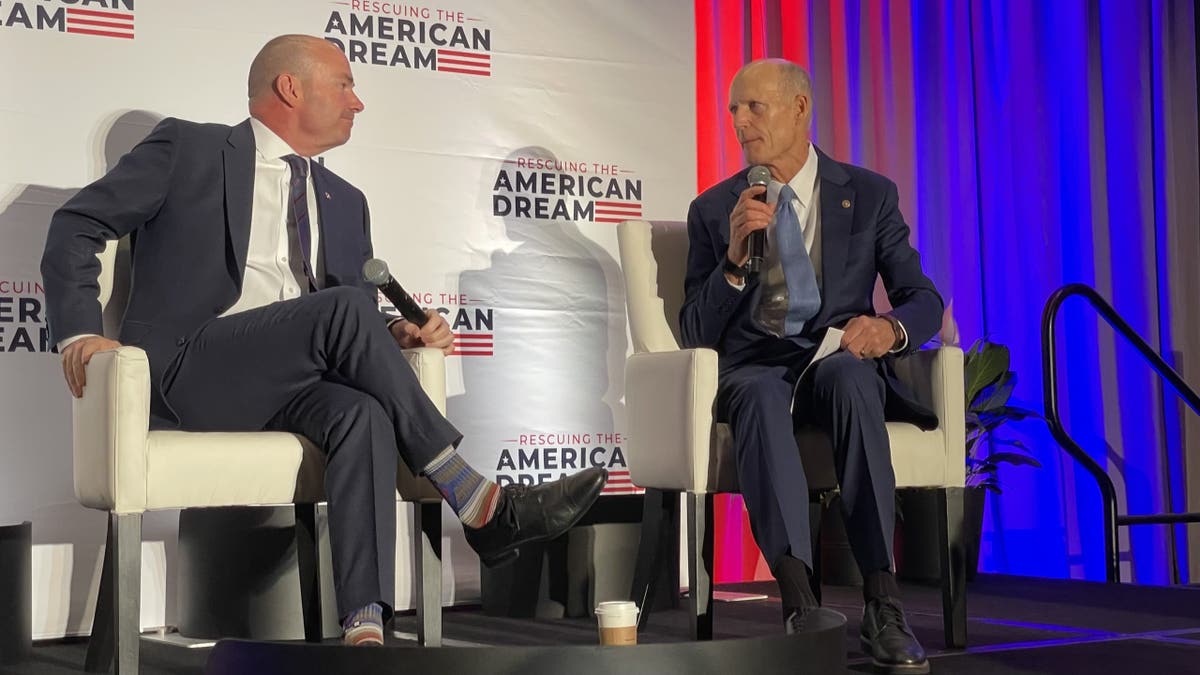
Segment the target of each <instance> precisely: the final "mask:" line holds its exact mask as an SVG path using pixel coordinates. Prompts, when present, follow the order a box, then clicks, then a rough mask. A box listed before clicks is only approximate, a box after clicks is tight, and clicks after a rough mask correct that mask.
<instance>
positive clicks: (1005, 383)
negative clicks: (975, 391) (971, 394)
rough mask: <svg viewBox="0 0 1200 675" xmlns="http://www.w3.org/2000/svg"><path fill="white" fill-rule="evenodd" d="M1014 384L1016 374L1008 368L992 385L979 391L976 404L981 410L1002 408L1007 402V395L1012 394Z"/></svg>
mask: <svg viewBox="0 0 1200 675" xmlns="http://www.w3.org/2000/svg"><path fill="white" fill-rule="evenodd" d="M1016 386H1017V374H1016V373H1014V372H1013V371H1011V370H1010V371H1008V372H1007V373H1004V374H1003V375H1001V376H1000V380H999V381H998V382H996V384H995V385H994V386H992V387H988V388H986V389H984V390H983V391H981V392H979V397H977V399H976V404H977V405H978V406H979V407H980V408H982V409H983V410H995V409H997V408H1002V407H1004V405H1006V404H1007V403H1008V397H1009V396H1012V392H1013V388H1014V387H1016ZM980 399H982V400H980Z"/></svg>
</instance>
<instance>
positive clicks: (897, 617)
mask: <svg viewBox="0 0 1200 675" xmlns="http://www.w3.org/2000/svg"><path fill="white" fill-rule="evenodd" d="M859 640H861V641H862V646H863V649H864V650H865V651H866V652H867V654H869V655H870V657H871V661H872V663H874V664H875V667H876V668H879V669H881V670H882V671H883V672H885V673H905V674H907V673H928V672H929V659H927V658H925V649H924V648H923V647H921V643H919V642H917V638H916V636H915V635H913V632H912V629H911V628H909V627H908V621H906V620H905V619H904V606H903V605H901V604H900V601H899V600H896V599H895V598H875V599H873V600H871V601H870V602H868V603H867V606H866V607H864V608H863V619H862V630H861V631H860V633H859Z"/></svg>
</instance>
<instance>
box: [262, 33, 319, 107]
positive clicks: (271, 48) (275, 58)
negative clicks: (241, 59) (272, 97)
mask: <svg viewBox="0 0 1200 675" xmlns="http://www.w3.org/2000/svg"><path fill="white" fill-rule="evenodd" d="M330 49H332V50H334V51H337V47H334V46H333V45H332V44H330V43H329V42H326V41H325V40H322V39H321V38H319V37H313V36H311V35H280V36H279V37H277V38H274V39H272V40H271V41H270V42H268V43H267V44H265V45H263V48H262V49H260V50H259V52H258V55H257V56H255V57H254V61H253V62H252V63H251V64H250V77H249V78H248V79H249V81H248V83H247V85H248V86H247V89H248V95H249V97H250V100H251V102H253V101H254V99H256V98H261V97H263V96H266V95H269V94H270V93H271V90H272V89H273V88H274V86H275V80H276V79H277V78H278V77H279V76H280V75H283V74H290V75H294V76H296V77H297V78H299V79H301V80H307V79H308V78H309V76H311V75H312V71H313V67H314V65H315V64H316V63H317V61H318V60H319V56H320V55H321V54H323V53H324V52H327V51H328V50H330Z"/></svg>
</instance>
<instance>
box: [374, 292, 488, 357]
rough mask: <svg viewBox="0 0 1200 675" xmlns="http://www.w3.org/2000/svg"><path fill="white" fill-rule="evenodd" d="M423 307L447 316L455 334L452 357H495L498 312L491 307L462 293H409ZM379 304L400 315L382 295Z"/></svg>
mask: <svg viewBox="0 0 1200 675" xmlns="http://www.w3.org/2000/svg"><path fill="white" fill-rule="evenodd" d="M409 295H411V296H412V299H413V300H415V301H416V303H417V304H418V305H420V306H422V307H426V308H429V307H432V308H433V309H436V310H437V313H438V314H441V315H442V316H444V317H445V318H446V323H448V324H450V330H451V331H452V332H453V333H454V351H452V352H450V356H473V357H479V356H492V355H493V354H495V344H496V340H495V337H496V336H495V330H496V313H495V310H494V309H492V308H491V307H488V306H486V305H484V304H483V303H482V302H480V301H478V300H474V299H471V298H468V297H467V296H466V295H463V294H460V293H434V292H430V291H418V292H415V293H414V292H409ZM379 307H380V309H382V310H383V311H384V312H387V313H388V314H391V315H394V316H399V314H400V313H399V312H398V311H396V308H395V306H394V305H392V303H391V302H390V301H389V300H388V299H387V298H385V297H384V296H383V294H382V293H380V294H379Z"/></svg>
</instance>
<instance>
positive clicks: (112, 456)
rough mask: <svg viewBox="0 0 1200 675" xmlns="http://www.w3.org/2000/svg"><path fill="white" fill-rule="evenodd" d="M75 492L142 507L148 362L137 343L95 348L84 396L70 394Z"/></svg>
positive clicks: (118, 507) (100, 505)
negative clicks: (125, 345) (74, 397)
mask: <svg viewBox="0 0 1200 675" xmlns="http://www.w3.org/2000/svg"><path fill="white" fill-rule="evenodd" d="M72 408H73V410H72V412H73V414H72V416H71V418H72V426H73V432H74V439H75V440H74V453H75V462H74V467H75V494H76V496H77V497H78V498H79V502H80V503H81V504H83V505H84V506H87V507H90V508H94V509H104V510H109V511H112V512H114V513H138V512H141V511H145V510H146V447H147V434H148V432H149V424H150V422H149V420H150V362H149V361H148V360H147V359H146V352H144V351H142V350H141V349H139V348H137V347H120V348H118V349H114V350H110V351H103V352H97V353H96V354H94V355H92V359H91V361H90V362H88V365H87V386H85V387H84V388H83V397H82V398H77V399H72Z"/></svg>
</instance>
